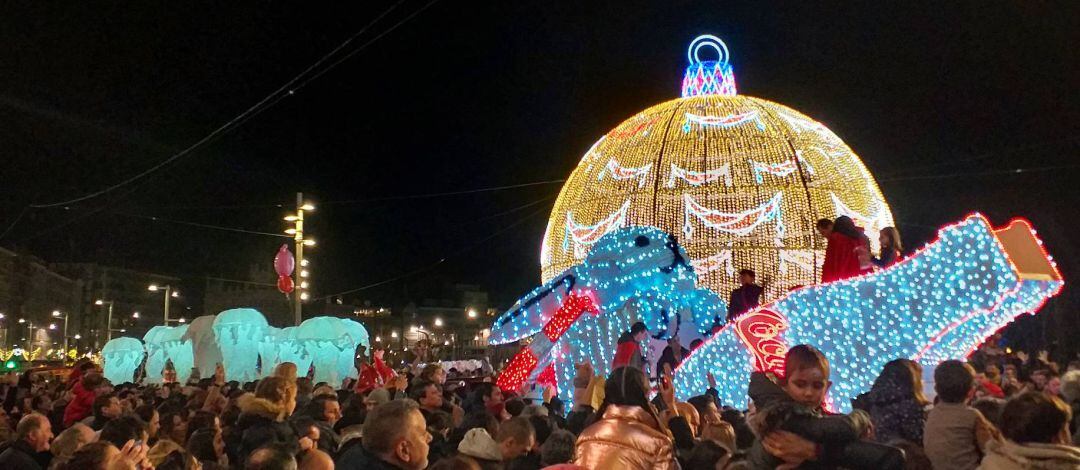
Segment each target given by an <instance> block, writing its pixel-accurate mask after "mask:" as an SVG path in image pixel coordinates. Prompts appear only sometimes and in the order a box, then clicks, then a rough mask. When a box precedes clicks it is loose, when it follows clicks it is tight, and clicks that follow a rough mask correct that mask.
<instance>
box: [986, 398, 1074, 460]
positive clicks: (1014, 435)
mask: <svg viewBox="0 0 1080 470" xmlns="http://www.w3.org/2000/svg"><path fill="white" fill-rule="evenodd" d="M1071 419H1072V411H1071V410H1070V409H1069V407H1068V406H1066V405H1065V403H1064V402H1062V401H1061V399H1059V398H1058V397H1056V396H1053V395H1049V394H1045V393H1035V392H1029V393H1024V394H1022V395H1019V396H1016V397H1013V398H1012V399H1011V400H1009V401H1008V402H1007V403H1006V404H1005V409H1004V410H1003V411H1002V412H1001V424H1002V427H1001V432H1002V434H1004V435H1005V438H1006V440H1005V441H990V442H989V443H988V445H987V452H986V456H985V457H983V460H982V467H981V468H985V469H988V470H997V469H1010V470H1011V469H1029V468H1080V449H1078V448H1076V447H1071V446H1070V445H1069V444H1070V443H1071V439H1070V436H1069V421H1070V420H1071Z"/></svg>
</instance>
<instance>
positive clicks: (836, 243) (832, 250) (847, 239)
mask: <svg viewBox="0 0 1080 470" xmlns="http://www.w3.org/2000/svg"><path fill="white" fill-rule="evenodd" d="M870 265H871V263H870V240H869V239H868V238H866V235H865V234H863V232H862V229H860V228H859V227H856V226H855V222H854V221H852V220H851V218H850V217H848V216H846V215H842V216H840V217H837V218H836V221H835V222H833V227H832V232H831V233H830V234H829V244H828V246H827V247H826V248H825V262H824V263H823V264H822V265H821V282H823V283H825V282H832V281H838V280H840V279H847V278H849V277H853V276H858V275H860V274H863V273H865V272H868V270H869V269H870Z"/></svg>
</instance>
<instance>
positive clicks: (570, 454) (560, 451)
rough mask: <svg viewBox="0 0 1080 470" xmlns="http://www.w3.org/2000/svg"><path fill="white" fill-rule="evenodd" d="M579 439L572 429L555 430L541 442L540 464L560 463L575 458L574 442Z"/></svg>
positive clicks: (568, 461)
mask: <svg viewBox="0 0 1080 470" xmlns="http://www.w3.org/2000/svg"><path fill="white" fill-rule="evenodd" d="M576 440H577V438H576V437H574V434H573V433H571V432H570V431H565V430H562V429H558V430H555V431H553V432H552V433H551V435H550V436H548V438H547V440H545V441H544V443H543V444H540V465H542V466H545V467H546V466H549V465H558V464H563V463H570V462H572V461H573V460H574V444H575V441H576Z"/></svg>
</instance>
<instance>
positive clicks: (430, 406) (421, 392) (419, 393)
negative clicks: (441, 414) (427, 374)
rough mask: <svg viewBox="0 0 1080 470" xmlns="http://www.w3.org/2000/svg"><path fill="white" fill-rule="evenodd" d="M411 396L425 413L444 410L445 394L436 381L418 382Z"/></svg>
mask: <svg viewBox="0 0 1080 470" xmlns="http://www.w3.org/2000/svg"><path fill="white" fill-rule="evenodd" d="M409 398H412V399H413V400H415V401H416V403H418V404H419V405H420V410H421V411H422V412H424V413H425V414H426V413H431V412H434V411H442V406H443V395H442V391H441V390H439V386H438V385H436V384H435V382H429V381H427V380H420V381H418V382H416V383H415V384H414V385H413V387H412V393H410V394H409Z"/></svg>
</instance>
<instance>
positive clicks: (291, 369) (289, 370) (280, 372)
mask: <svg viewBox="0 0 1080 470" xmlns="http://www.w3.org/2000/svg"><path fill="white" fill-rule="evenodd" d="M274 377H281V378H283V379H286V380H291V381H294V382H295V381H296V364H295V363H292V362H282V363H281V364H278V365H277V366H276V367H274Z"/></svg>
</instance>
